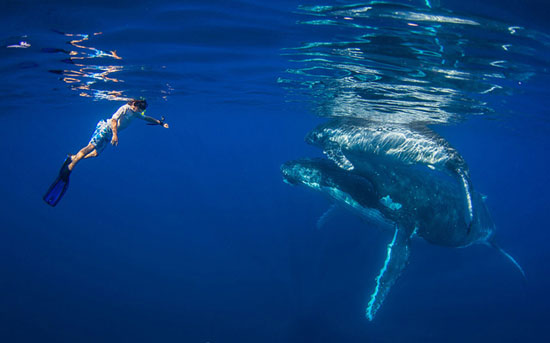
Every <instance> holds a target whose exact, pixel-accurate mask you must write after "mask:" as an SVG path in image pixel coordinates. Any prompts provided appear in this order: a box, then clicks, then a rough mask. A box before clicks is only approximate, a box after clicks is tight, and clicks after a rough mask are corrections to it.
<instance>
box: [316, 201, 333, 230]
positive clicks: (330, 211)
mask: <svg viewBox="0 0 550 343" xmlns="http://www.w3.org/2000/svg"><path fill="white" fill-rule="evenodd" d="M336 207H337V206H336V204H332V205H331V206H330V207H329V208H328V209H327V210H326V211H325V213H323V215H322V216H321V217H319V219H318V220H317V225H316V226H317V229H321V228H322V227H323V226H324V225H325V223H326V222H327V220H328V219H329V218H330V216H331V215H332V214H333V213H334V212H335V211H336Z"/></svg>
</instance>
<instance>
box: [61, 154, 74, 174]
mask: <svg viewBox="0 0 550 343" xmlns="http://www.w3.org/2000/svg"><path fill="white" fill-rule="evenodd" d="M72 160H73V158H72V156H71V155H67V158H66V159H65V162H63V165H62V166H61V169H60V170H59V177H60V178H61V179H63V180H68V179H69V175H70V174H71V170H72V168H71V164H72V163H71V162H72ZM73 167H74V166H73Z"/></svg>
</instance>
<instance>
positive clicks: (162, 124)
mask: <svg viewBox="0 0 550 343" xmlns="http://www.w3.org/2000/svg"><path fill="white" fill-rule="evenodd" d="M141 119H143V120H145V121H146V122H149V123H151V124H153V125H161V126H162V127H163V128H165V129H167V128H169V126H168V124H166V123H165V122H164V117H163V118H162V120H158V119H155V118H153V117H149V116H146V115H145V114H142V115H141Z"/></svg>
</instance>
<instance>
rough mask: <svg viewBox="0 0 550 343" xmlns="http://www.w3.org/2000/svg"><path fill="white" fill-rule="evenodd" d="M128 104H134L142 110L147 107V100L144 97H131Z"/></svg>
mask: <svg viewBox="0 0 550 343" xmlns="http://www.w3.org/2000/svg"><path fill="white" fill-rule="evenodd" d="M128 105H130V106H131V105H135V106H137V107H138V108H139V109H141V110H142V111H144V110H146V109H147V100H145V99H139V100H138V99H131V100H129V101H128Z"/></svg>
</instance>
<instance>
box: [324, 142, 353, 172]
mask: <svg viewBox="0 0 550 343" xmlns="http://www.w3.org/2000/svg"><path fill="white" fill-rule="evenodd" d="M323 152H324V153H325V155H327V157H328V158H329V159H330V160H332V161H333V162H334V163H336V164H337V165H338V167H340V168H342V169H344V170H348V171H349V170H353V169H354V168H355V166H354V165H353V163H351V162H350V160H348V159H347V157H346V156H345V155H344V153H343V152H342V148H341V147H340V146H339V145H338V144H336V143H333V144H327V146H326V147H325V150H324V151H323Z"/></svg>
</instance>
